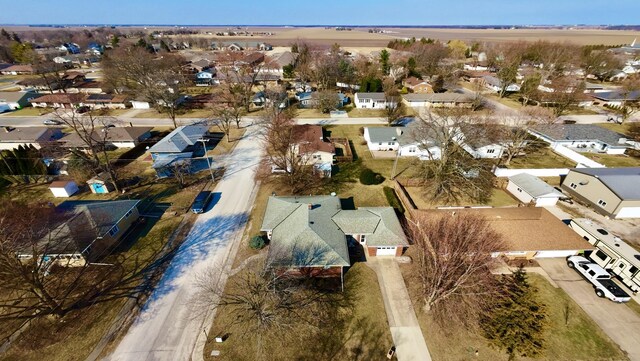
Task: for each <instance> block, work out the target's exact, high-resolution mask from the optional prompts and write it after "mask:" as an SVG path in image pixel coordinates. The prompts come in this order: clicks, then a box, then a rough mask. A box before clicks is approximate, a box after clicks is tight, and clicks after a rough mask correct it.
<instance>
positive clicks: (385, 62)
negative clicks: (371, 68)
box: [380, 49, 391, 75]
mask: <svg viewBox="0 0 640 361" xmlns="http://www.w3.org/2000/svg"><path fill="white" fill-rule="evenodd" d="M390 55H391V54H389V51H387V49H382V51H381V52H380V67H381V68H382V73H383V74H384V75H389V68H391V64H389V57H390Z"/></svg>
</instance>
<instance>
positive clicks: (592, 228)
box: [569, 218, 640, 292]
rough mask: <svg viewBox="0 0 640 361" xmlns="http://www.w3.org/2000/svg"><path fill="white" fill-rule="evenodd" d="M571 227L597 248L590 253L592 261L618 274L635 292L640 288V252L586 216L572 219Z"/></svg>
mask: <svg viewBox="0 0 640 361" xmlns="http://www.w3.org/2000/svg"><path fill="white" fill-rule="evenodd" d="M569 227H571V228H572V229H573V230H574V231H575V232H576V233H578V234H579V235H580V236H582V238H584V239H585V240H587V241H588V242H589V243H591V244H592V245H594V246H595V247H596V248H597V249H596V250H595V251H594V252H591V253H590V254H589V255H588V257H589V258H590V259H591V260H592V261H594V262H595V263H597V264H598V265H600V266H601V267H602V268H604V269H606V270H607V271H609V272H610V273H613V274H614V275H616V276H618V277H619V278H620V279H621V280H622V283H624V284H625V285H626V286H627V287H629V288H630V289H631V290H632V291H633V292H638V290H640V252H638V251H636V250H635V248H633V247H631V246H630V245H628V244H627V243H626V242H625V241H623V240H622V239H621V238H620V237H618V236H615V235H613V234H611V233H610V232H608V231H607V230H606V229H604V228H602V227H601V226H600V225H598V224H596V223H594V222H592V221H591V220H588V219H586V218H574V219H572V220H571V223H569Z"/></svg>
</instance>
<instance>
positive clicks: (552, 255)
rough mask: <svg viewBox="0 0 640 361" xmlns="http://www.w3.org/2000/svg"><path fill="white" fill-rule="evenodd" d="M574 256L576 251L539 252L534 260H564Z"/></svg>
mask: <svg viewBox="0 0 640 361" xmlns="http://www.w3.org/2000/svg"><path fill="white" fill-rule="evenodd" d="M576 254H578V251H539V252H538V253H536V256H535V258H565V257H568V256H574V255H576Z"/></svg>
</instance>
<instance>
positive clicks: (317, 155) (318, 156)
mask: <svg viewBox="0 0 640 361" xmlns="http://www.w3.org/2000/svg"><path fill="white" fill-rule="evenodd" d="M320 158H322V157H321V156H320V154H314V155H313V159H320Z"/></svg>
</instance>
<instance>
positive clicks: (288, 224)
mask: <svg viewBox="0 0 640 361" xmlns="http://www.w3.org/2000/svg"><path fill="white" fill-rule="evenodd" d="M260 230H261V231H263V232H266V236H267V238H268V239H269V240H270V246H269V254H268V263H269V265H270V266H271V267H274V268H279V269H282V270H286V271H287V272H288V273H290V274H294V275H296V274H299V275H313V276H316V277H334V276H342V275H343V273H344V268H345V267H349V266H350V265H351V261H350V257H349V247H355V246H358V245H360V246H361V247H363V248H364V249H366V251H367V254H368V255H369V256H399V255H401V254H402V253H403V252H404V251H405V250H406V248H407V247H408V246H409V243H408V242H407V238H406V236H405V234H404V232H403V230H402V227H401V225H400V221H399V220H398V218H397V217H396V214H395V211H394V210H393V208H390V207H373V208H369V207H365V208H358V209H357V210H343V209H342V206H341V202H340V199H339V198H338V197H334V196H309V197H278V196H271V197H269V201H268V203H267V208H266V210H265V215H264V219H263V222H262V226H261V228H260Z"/></svg>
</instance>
